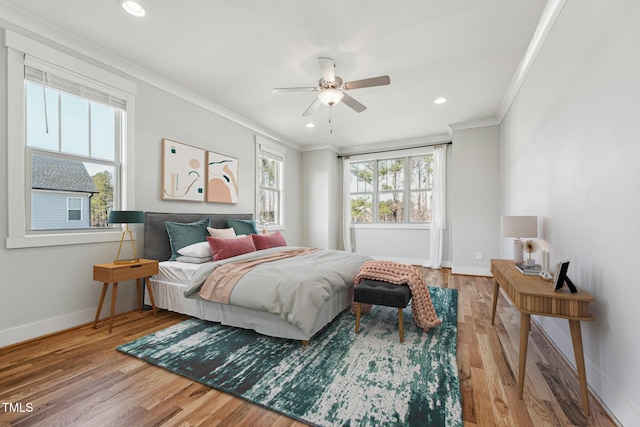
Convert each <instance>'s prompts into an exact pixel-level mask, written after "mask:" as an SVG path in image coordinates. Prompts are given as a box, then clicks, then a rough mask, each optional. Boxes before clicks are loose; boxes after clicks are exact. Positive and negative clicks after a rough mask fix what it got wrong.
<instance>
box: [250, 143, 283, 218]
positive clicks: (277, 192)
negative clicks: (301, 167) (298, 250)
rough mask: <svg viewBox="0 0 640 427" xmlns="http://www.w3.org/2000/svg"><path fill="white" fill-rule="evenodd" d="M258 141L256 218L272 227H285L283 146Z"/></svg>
mask: <svg viewBox="0 0 640 427" xmlns="http://www.w3.org/2000/svg"><path fill="white" fill-rule="evenodd" d="M256 142H257V150H256V151H257V161H256V164H257V172H256V176H257V188H256V206H257V209H256V211H257V212H256V219H257V220H258V222H260V223H267V224H268V226H269V228H270V229H281V228H284V188H283V187H284V157H285V151H284V149H283V148H281V147H279V146H277V145H275V144H269V143H267V142H266V141H264V140H261V139H258V138H257V139H256Z"/></svg>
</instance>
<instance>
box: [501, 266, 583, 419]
mask: <svg viewBox="0 0 640 427" xmlns="http://www.w3.org/2000/svg"><path fill="white" fill-rule="evenodd" d="M491 274H493V277H494V279H495V285H494V288H493V310H492V313H491V324H492V325H493V324H494V320H495V317H496V304H497V302H498V293H499V290H500V288H502V289H503V290H504V291H505V293H506V294H507V295H508V296H509V298H510V299H511V301H512V302H513V304H514V305H515V306H516V308H517V309H518V310H519V311H520V350H519V351H520V354H519V367H518V397H519V398H520V399H522V393H523V390H524V372H525V367H526V365H527V346H528V341H529V331H530V329H531V315H532V314H536V315H539V316H552V317H561V318H564V319H567V320H569V328H570V330H571V341H572V342H573V352H574V354H575V357H576V368H577V371H578V381H579V382H580V391H581V394H582V403H583V406H584V412H585V414H586V415H589V395H588V391H587V374H586V371H585V365H584V351H583V347H582V332H581V330H580V321H592V320H593V316H592V315H591V314H589V302H590V301H593V300H594V297H593V295H591V294H590V293H588V292H585V291H583V290H581V289H578V292H577V293H575V294H572V293H570V292H569V291H568V290H566V289H565V288H563V289H561V290H559V291H554V286H553V283H552V282H548V281H546V280H544V279H542V278H541V277H539V276H527V275H524V274H522V273H521V272H519V271H518V270H517V269H516V267H515V264H514V263H513V261H511V260H503V259H492V260H491Z"/></svg>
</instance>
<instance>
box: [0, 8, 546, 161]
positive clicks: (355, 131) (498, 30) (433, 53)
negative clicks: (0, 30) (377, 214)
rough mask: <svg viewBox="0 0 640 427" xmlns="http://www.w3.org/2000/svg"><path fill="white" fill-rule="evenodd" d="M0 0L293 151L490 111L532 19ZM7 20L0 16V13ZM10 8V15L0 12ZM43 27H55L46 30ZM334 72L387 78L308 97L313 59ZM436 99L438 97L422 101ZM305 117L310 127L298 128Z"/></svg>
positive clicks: (410, 11)
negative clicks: (327, 101)
mask: <svg viewBox="0 0 640 427" xmlns="http://www.w3.org/2000/svg"><path fill="white" fill-rule="evenodd" d="M140 3H141V4H143V5H144V7H145V8H146V10H147V16H145V17H144V18H135V17H132V16H130V15H128V14H126V13H125V12H124V11H123V10H122V8H121V7H120V1H119V0H101V1H87V0H0V12H2V11H4V12H10V13H11V15H12V17H13V18H14V19H13V21H16V20H17V19H16V18H15V17H20V19H19V20H18V21H19V22H15V23H17V24H18V25H23V26H26V27H31V28H49V30H50V31H55V32H56V33H57V34H59V33H58V32H57V31H56V30H58V29H62V30H63V31H64V37H65V38H66V39H67V40H69V39H70V40H75V41H77V43H78V44H82V45H85V46H86V45H87V44H88V45H90V47H91V48H98V49H97V51H99V52H101V53H102V54H103V56H104V54H109V55H115V56H117V57H119V58H121V59H124V60H125V61H127V62H130V63H132V64H135V65H137V66H139V67H141V68H142V69H144V70H146V71H148V72H150V73H153V74H155V75H156V76H159V77H161V78H162V79H165V80H168V81H170V82H172V83H174V84H175V85H177V86H180V87H182V88H184V89H186V90H188V91H190V92H193V93H194V94H197V95H199V96H200V97H202V98H204V99H206V100H208V101H210V102H212V103H215V104H217V105H220V106H222V107H224V108H225V109H227V110H229V111H231V112H232V113H235V114H237V115H239V116H242V117H244V118H246V119H248V120H249V121H250V122H252V123H255V124H257V128H263V129H266V130H268V131H269V132H268V133H270V136H274V137H275V138H276V139H280V140H282V141H285V142H289V143H293V144H296V145H298V146H300V147H301V148H303V149H306V148H311V147H316V146H333V147H337V148H341V149H347V150H348V149H349V148H353V147H356V146H375V145H380V144H384V143H385V142H389V141H404V140H413V139H415V138H423V137H436V136H440V135H446V134H447V132H448V125H452V124H456V123H461V122H468V121H475V120H482V119H487V118H494V117H496V114H497V111H498V108H499V107H500V104H501V102H502V101H503V98H504V96H505V93H506V92H507V89H508V88H509V84H510V82H511V80H512V78H513V76H514V73H515V72H516V69H517V67H518V64H519V62H520V60H521V59H522V57H523V55H524V53H525V51H526V49H527V46H528V45H529V42H530V40H531V38H532V36H533V34H534V31H535V29H536V26H537V25H538V21H539V20H540V17H541V14H542V11H543V8H544V5H545V1H544V0H482V1H479V0H458V1H445V0H403V1H397V2H391V1H382V0H350V1H339V0H325V1H322V2H311V1H302V0H288V1H285V0H270V1H266V0H242V1H232V0H226V1H214V0H188V1H186V0H140ZM4 18H5V19H7V17H4ZM9 19H11V18H9ZM51 26H53V27H57V28H52V27H51ZM319 56H328V57H331V58H334V60H335V63H336V74H337V75H338V76H340V77H342V78H343V79H344V81H345V82H346V81H351V80H359V79H363V78H368V77H375V76H380V75H389V76H390V78H391V85H390V86H381V87H374V88H365V89H358V90H353V91H350V92H349V94H350V95H351V96H352V97H354V98H355V99H357V100H358V101H360V102H361V103H363V104H364V105H366V106H367V107H368V108H367V110H365V111H364V112H362V113H360V114H358V113H356V112H354V111H352V110H351V109H350V108H348V107H346V106H345V105H336V106H335V107H334V108H333V111H332V126H333V133H330V126H329V117H330V111H329V107H325V106H322V107H321V108H320V109H319V110H318V111H317V112H316V113H315V114H314V115H313V116H311V117H310V118H304V117H302V112H303V111H305V109H306V108H307V107H308V106H309V105H310V104H311V102H312V101H313V100H314V96H315V94H314V93H272V92H271V89H272V88H274V87H288V86H314V85H317V83H318V80H319V78H320V75H321V74H320V68H319V66H318V62H317V57H319ZM440 96H444V97H446V98H447V99H448V100H449V101H448V102H447V103H446V104H443V105H435V104H434V103H433V101H434V100H435V99H436V98H438V97H440ZM308 122H313V123H314V124H315V128H311V129H309V128H306V127H305V124H307V123H308Z"/></svg>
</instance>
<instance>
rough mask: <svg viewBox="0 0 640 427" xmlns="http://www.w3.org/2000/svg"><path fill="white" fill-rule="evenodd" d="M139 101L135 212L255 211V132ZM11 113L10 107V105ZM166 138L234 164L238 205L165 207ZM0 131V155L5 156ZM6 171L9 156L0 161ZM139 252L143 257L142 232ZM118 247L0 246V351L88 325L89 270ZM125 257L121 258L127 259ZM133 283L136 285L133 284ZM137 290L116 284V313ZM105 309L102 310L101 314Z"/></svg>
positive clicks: (290, 156) (293, 206)
mask: <svg viewBox="0 0 640 427" xmlns="http://www.w3.org/2000/svg"><path fill="white" fill-rule="evenodd" d="M5 62H6V51H5V50H4V49H2V51H1V52H0V99H6V64H5ZM138 84H139V92H138V96H137V99H136V123H135V129H136V141H135V161H136V164H135V177H134V179H135V188H134V191H135V206H130V208H134V209H139V210H144V211H160V212H196V213H200V212H212V213H226V212H229V213H232V212H233V213H253V212H254V205H255V142H254V141H255V140H254V135H255V132H253V131H251V130H250V129H248V128H246V127H244V126H242V125H240V124H237V123H235V122H232V121H230V120H228V119H224V118H221V117H220V116H218V115H216V114H214V113H212V112H211V111H208V110H206V109H204V108H202V107H200V106H196V105H194V104H192V103H190V102H188V101H185V100H184V99H182V98H180V97H178V96H175V95H172V94H169V93H168V92H166V91H164V90H161V89H159V88H157V87H155V86H151V85H149V84H146V83H144V82H138ZM9 108H10V106H9ZM6 121H7V111H6V103H5V102H2V103H0V129H6ZM162 138H169V139H173V140H176V141H180V142H183V143H186V144H189V145H194V146H198V147H202V148H204V149H207V150H213V151H219V152H221V153H224V154H228V155H231V156H234V157H237V158H238V159H239V166H240V170H239V177H238V181H239V185H240V189H239V200H238V203H237V204H233V205H227V204H212V203H204V202H202V203H196V202H180V201H163V200H161V198H160V188H161V185H160V182H161V141H162ZM7 144H8V141H7V138H6V133H5V132H2V133H0V152H3V153H6V152H7ZM286 148H287V157H286V177H285V179H287V182H285V195H286V210H285V221H286V230H284V231H283V234H284V235H285V238H286V239H287V242H288V243H290V244H293V245H300V244H302V222H301V218H300V211H301V189H302V187H301V184H300V182H299V181H300V180H299V179H298V177H299V176H300V173H301V154H300V152H298V151H297V150H295V149H292V148H290V147H286ZM0 158H1V159H2V160H1V162H2V163H0V169H2V170H5V171H6V167H7V165H6V161H7V160H6V156H2V157H0ZM0 201H1V202H0V206H2V208H1V209H0V239H1V240H2V241H3V242H4V241H5V239H6V238H7V209H8V207H7V205H8V200H7V177H6V174H4V173H3V174H0ZM133 227H134V230H135V231H137V236H138V238H137V241H136V245H137V250H138V252H139V253H142V235H143V233H142V227H141V226H133ZM117 249H118V242H112V243H94V244H85V245H67V246H54V247H45V248H29V249H10V250H7V249H5V247H4V245H3V246H2V247H1V248H0V271H2V280H0V294H1V297H0V347H2V346H5V345H9V344H11V343H15V342H19V341H23V340H26V339H30V338H33V337H37V336H40V335H44V334H47V333H51V332H55V331H58V330H61V329H65V328H70V327H73V326H77V325H80V324H83V323H87V322H90V321H92V320H93V317H94V316H95V310H96V307H97V304H98V299H99V294H100V289H101V287H102V286H101V284H99V283H97V282H94V281H93V279H92V266H93V265H94V264H97V263H103V262H109V261H111V260H113V259H114V257H115V254H116V252H117ZM125 255H126V254H125ZM132 283H133V282H132ZM134 288H135V286H132V285H131V286H129V285H124V286H120V288H119V291H118V302H117V304H116V312H123V311H127V310H132V309H134V308H135V307H136V306H137V302H136V293H135V290H134ZM108 310H109V304H108V303H105V307H103V311H102V313H103V316H104V315H106V313H108Z"/></svg>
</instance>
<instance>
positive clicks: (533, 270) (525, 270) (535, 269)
mask: <svg viewBox="0 0 640 427" xmlns="http://www.w3.org/2000/svg"><path fill="white" fill-rule="evenodd" d="M516 268H517V269H518V271H519V272H520V273H522V274H526V275H527V276H538V275H540V272H541V271H542V266H541V265H540V264H534V265H526V264H525V263H523V262H522V263H519V264H516Z"/></svg>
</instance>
